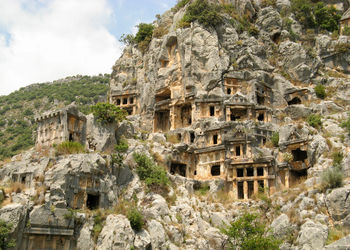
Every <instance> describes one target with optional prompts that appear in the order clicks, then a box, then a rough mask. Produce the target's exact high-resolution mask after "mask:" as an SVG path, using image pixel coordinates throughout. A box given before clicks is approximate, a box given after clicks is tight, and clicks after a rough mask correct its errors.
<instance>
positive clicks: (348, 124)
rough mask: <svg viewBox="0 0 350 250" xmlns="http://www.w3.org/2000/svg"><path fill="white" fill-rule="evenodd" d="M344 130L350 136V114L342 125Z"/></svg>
mask: <svg viewBox="0 0 350 250" xmlns="http://www.w3.org/2000/svg"><path fill="white" fill-rule="evenodd" d="M340 126H341V127H342V128H344V129H345V130H347V132H348V135H350V114H348V119H347V120H346V121H344V122H342V123H341V124H340Z"/></svg>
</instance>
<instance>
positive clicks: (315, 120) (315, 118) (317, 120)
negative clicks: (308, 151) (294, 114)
mask: <svg viewBox="0 0 350 250" xmlns="http://www.w3.org/2000/svg"><path fill="white" fill-rule="evenodd" d="M321 118H322V117H321V115H319V114H311V115H309V116H308V117H307V118H306V121H307V123H309V125H310V126H311V127H314V128H316V129H318V128H320V127H321V126H322V121H321Z"/></svg>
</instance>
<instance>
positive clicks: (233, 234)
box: [221, 213, 281, 250]
mask: <svg viewBox="0 0 350 250" xmlns="http://www.w3.org/2000/svg"><path fill="white" fill-rule="evenodd" d="M221 231H222V233H224V234H226V235H227V236H228V244H229V249H246V250H248V249H271V250H272V249H279V245H280V244H281V241H280V240H278V239H276V238H275V237H273V236H268V235H267V231H268V230H267V229H266V226H265V223H263V222H260V221H259V220H258V215H257V214H251V213H245V214H243V215H242V216H241V217H239V218H238V219H237V220H236V221H234V222H231V224H230V225H228V226H226V227H224V228H223V229H222V230H221Z"/></svg>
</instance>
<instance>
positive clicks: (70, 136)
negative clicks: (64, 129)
mask: <svg viewBox="0 0 350 250" xmlns="http://www.w3.org/2000/svg"><path fill="white" fill-rule="evenodd" d="M69 141H73V134H72V133H69Z"/></svg>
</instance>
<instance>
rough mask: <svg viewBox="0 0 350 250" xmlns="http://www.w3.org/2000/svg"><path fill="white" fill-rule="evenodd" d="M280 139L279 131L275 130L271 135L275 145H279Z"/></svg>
mask: <svg viewBox="0 0 350 250" xmlns="http://www.w3.org/2000/svg"><path fill="white" fill-rule="evenodd" d="M279 140H280V134H279V133H278V132H277V131H275V132H273V133H272V136H271V142H272V144H273V145H274V146H275V147H278V143H279Z"/></svg>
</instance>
